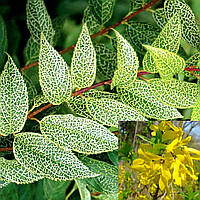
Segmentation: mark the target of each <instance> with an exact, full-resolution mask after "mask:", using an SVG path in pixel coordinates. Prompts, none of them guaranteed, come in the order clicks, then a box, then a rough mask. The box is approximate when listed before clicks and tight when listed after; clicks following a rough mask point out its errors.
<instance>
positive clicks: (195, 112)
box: [191, 96, 200, 121]
mask: <svg viewBox="0 0 200 200" xmlns="http://www.w3.org/2000/svg"><path fill="white" fill-rule="evenodd" d="M191 121H200V96H199V97H197V101H196V103H195V104H194V106H193V109H192V116H191Z"/></svg>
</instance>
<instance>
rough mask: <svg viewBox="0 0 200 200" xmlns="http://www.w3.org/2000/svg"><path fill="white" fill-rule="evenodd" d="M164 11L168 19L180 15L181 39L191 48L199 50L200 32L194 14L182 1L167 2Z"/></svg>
mask: <svg viewBox="0 0 200 200" xmlns="http://www.w3.org/2000/svg"><path fill="white" fill-rule="evenodd" d="M164 9H165V13H166V16H167V18H168V19H169V18H170V17H171V16H173V15H174V13H177V12H179V13H180V17H181V25H182V36H183V39H184V40H186V41H187V42H188V43H189V44H190V45H192V46H193V47H195V48H200V31H199V28H198V25H197V23H196V19H195V16H194V13H193V12H192V10H191V8H190V7H189V6H188V5H187V4H186V3H185V2H184V0H167V1H165V4H164Z"/></svg>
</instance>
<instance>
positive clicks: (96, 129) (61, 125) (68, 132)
mask: <svg viewBox="0 0 200 200" xmlns="http://www.w3.org/2000/svg"><path fill="white" fill-rule="evenodd" d="M40 130H41V132H42V133H43V134H44V136H45V137H47V138H48V140H50V141H52V142H53V143H55V144H57V145H59V146H60V147H61V148H64V149H65V148H67V149H71V150H73V151H76V152H79V153H84V154H98V153H102V152H107V151H113V150H115V149H117V148H118V140H117V137H116V136H115V135H114V134H113V133H112V132H110V131H109V130H108V129H107V128H105V127H104V126H102V125H101V124H98V123H97V122H95V121H92V120H90V119H85V118H81V117H74V116H73V115H71V114H68V115H49V116H47V117H44V118H43V119H42V121H41V124H40Z"/></svg>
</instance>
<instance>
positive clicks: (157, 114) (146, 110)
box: [117, 80, 182, 120]
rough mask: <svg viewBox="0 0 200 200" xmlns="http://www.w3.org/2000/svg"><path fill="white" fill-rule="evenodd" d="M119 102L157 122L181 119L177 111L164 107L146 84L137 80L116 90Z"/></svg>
mask: <svg viewBox="0 0 200 200" xmlns="http://www.w3.org/2000/svg"><path fill="white" fill-rule="evenodd" d="M117 90H118V93H119V95H120V96H121V100H122V101H123V102H124V103H126V104H128V105H129V106H131V107H133V108H136V109H137V110H138V111H139V112H140V113H142V115H144V116H146V117H148V118H153V119H159V120H168V119H176V118H182V115H181V114H180V113H179V112H178V111H177V109H175V108H173V107H170V106H167V105H164V104H163V103H161V102H160V101H159V100H158V99H157V98H156V97H155V96H154V95H153V94H152V93H151V92H150V88H149V86H148V84H147V83H145V82H144V81H140V80H137V81H135V82H132V83H131V84H130V85H129V86H128V87H120V88H117Z"/></svg>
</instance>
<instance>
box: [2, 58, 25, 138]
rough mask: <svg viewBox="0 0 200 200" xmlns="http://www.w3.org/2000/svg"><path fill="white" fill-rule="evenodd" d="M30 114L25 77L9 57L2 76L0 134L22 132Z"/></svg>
mask: <svg viewBox="0 0 200 200" xmlns="http://www.w3.org/2000/svg"><path fill="white" fill-rule="evenodd" d="M27 114H28V93H27V88H26V85H25V83H24V80H23V77H22V75H21V74H20V72H19V70H18V69H17V67H16V65H15V63H14V62H13V60H12V58H11V57H10V56H9V55H8V61H7V62H6V64H5V67H4V71H3V72H2V74H1V76H0V122H1V123H0V134H1V135H9V134H13V133H17V132H20V131H21V130H22V128H23V126H24V124H25V121H26V118H27Z"/></svg>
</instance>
